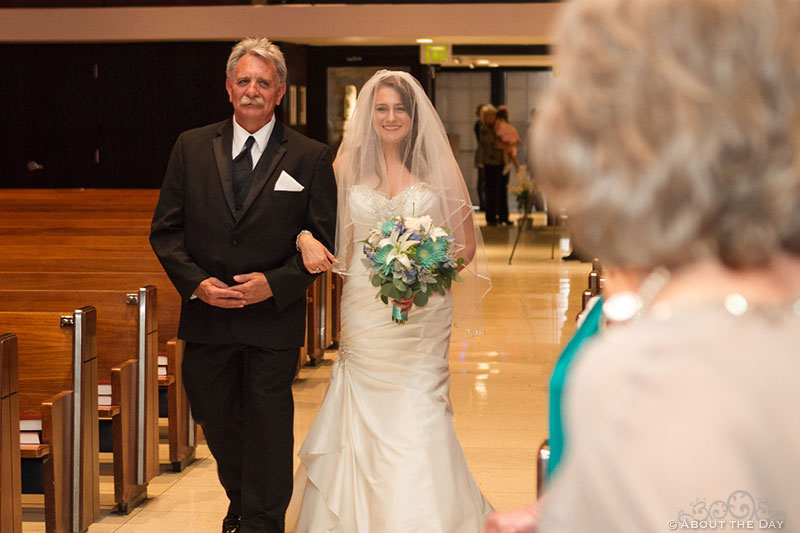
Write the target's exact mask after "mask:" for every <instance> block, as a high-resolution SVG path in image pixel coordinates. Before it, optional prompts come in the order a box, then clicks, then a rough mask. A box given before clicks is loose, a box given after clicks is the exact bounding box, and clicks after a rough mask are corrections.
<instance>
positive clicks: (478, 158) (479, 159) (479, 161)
mask: <svg viewBox="0 0 800 533" xmlns="http://www.w3.org/2000/svg"><path fill="white" fill-rule="evenodd" d="M484 105H485V104H479V105H478V109H476V110H475V115H476V116H477V117H478V119H477V120H476V121H475V128H474V129H475V140H476V141H477V143H478V144H477V145H476V147H475V168H476V169H478V208H479V209H480V210H481V211H484V212H485V211H486V189H485V187H486V186H485V185H484V182H485V180H486V178H485V176H484V169H483V154H482V152H481V126H482V125H483V122H482V121H481V109H483V106H484Z"/></svg>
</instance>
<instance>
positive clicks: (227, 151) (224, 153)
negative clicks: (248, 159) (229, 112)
mask: <svg viewBox="0 0 800 533" xmlns="http://www.w3.org/2000/svg"><path fill="white" fill-rule="evenodd" d="M213 143H214V159H216V161H217V172H218V173H219V180H220V183H221V185H222V192H223V193H224V194H225V201H226V202H227V203H228V209H230V211H231V215H233V216H234V218H236V204H235V202H234V198H233V157H232V156H231V150H232V146H233V120H232V119H228V120H226V121H225V122H224V123H223V124H222V125H221V126H220V127H219V129H218V130H217V136H216V137H214V141H213Z"/></svg>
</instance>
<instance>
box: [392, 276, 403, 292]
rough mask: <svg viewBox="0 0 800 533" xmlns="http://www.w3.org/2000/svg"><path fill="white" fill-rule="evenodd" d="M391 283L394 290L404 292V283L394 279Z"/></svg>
mask: <svg viewBox="0 0 800 533" xmlns="http://www.w3.org/2000/svg"><path fill="white" fill-rule="evenodd" d="M392 283H393V284H394V288H395V289H397V290H398V291H402V292H405V290H406V284H405V283H403V282H402V281H400V280H399V279H395V280H394V281H393V282H392Z"/></svg>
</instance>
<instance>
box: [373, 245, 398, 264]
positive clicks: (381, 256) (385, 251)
mask: <svg viewBox="0 0 800 533" xmlns="http://www.w3.org/2000/svg"><path fill="white" fill-rule="evenodd" d="M392 250H394V246H391V245H389V244H387V245H386V246H384V247H383V248H381V249H380V250H378V251H377V252H376V253H375V262H376V263H378V264H379V265H385V264H386V256H388V255H389V252H391V251H392Z"/></svg>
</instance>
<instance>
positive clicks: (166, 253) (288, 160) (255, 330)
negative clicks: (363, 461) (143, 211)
mask: <svg viewBox="0 0 800 533" xmlns="http://www.w3.org/2000/svg"><path fill="white" fill-rule="evenodd" d="M232 142H233V120H232V119H228V120H226V121H223V122H220V123H217V124H211V125H209V126H205V127H202V128H197V129H193V130H189V131H186V132H184V133H182V134H181V135H180V137H178V140H177V142H176V143H175V146H174V148H173V149H172V155H171V156H170V160H169V165H168V166H167V172H166V175H165V176H164V183H163V185H162V188H161V194H160V196H159V199H158V206H157V207H156V211H155V214H154V215H153V222H152V225H151V231H150V244H151V246H152V247H153V250H154V251H155V253H156V255H157V256H158V258H159V260H160V261H161V264H162V266H163V267H164V270H165V271H166V272H167V275H169V277H170V279H171V280H172V283H173V284H174V285H175V287H176V288H177V290H178V292H179V293H180V295H181V297H182V299H183V303H182V306H181V317H180V326H179V331H178V336H179V337H180V338H182V339H184V340H188V341H192V342H201V343H207V344H230V343H242V344H248V345H252V346H262V347H266V348H273V349H286V348H294V347H299V346H302V344H303V341H304V332H305V306H306V304H305V302H306V300H305V292H306V289H307V288H308V286H309V285H310V284H311V283H312V282H313V281H314V278H315V276H312V275H311V274H309V273H308V272H307V271H306V269H305V268H304V266H303V261H302V257H301V255H300V253H299V252H298V251H297V250H296V249H295V238H296V237H297V235H298V233H299V232H300V231H301V230H303V229H308V230H310V231H311V232H312V233H313V234H314V236H315V237H316V238H317V239H319V240H320V241H321V242H322V243H323V244H325V246H327V247H328V249H329V250H333V237H334V232H335V227H336V223H335V221H336V184H335V181H334V177H333V170H332V167H331V165H332V154H331V150H330V148H328V147H327V146H325V145H323V144H321V143H318V142H316V141H313V140H311V139H309V138H307V137H305V136H303V135H301V134H299V133H297V132H295V131H294V130H291V129H288V128H284V127H283V125H282V124H281V123H280V122H276V123H275V127H274V129H273V131H272V134H271V135H270V138H269V142H268V143H267V147H266V148H265V150H264V152H263V154H262V155H261V158H260V159H259V161H258V164H257V165H256V168H255V172H254V177H253V184H252V187H251V189H250V193H249V195H248V197H247V200H246V201H245V203H244V205H243V206H241V209H239V210H237V209H236V206H235V205H234V202H233V185H232V172H233V168H232V165H233V160H232V157H231V145H232ZM282 171H286V172H287V173H289V174H290V175H291V176H292V177H293V178H294V179H295V180H296V181H298V182H299V183H300V184H301V185H302V186H303V190H302V191H300V192H288V191H275V190H274V189H275V183H276V182H277V180H278V177H279V175H280V174H281V172H282ZM249 272H263V273H264V274H265V275H266V277H267V280H268V281H269V284H270V287H271V288H272V292H273V294H274V296H273V297H272V298H270V299H268V300H266V301H264V302H260V303H257V304H253V305H249V306H246V307H244V308H243V309H222V308H218V307H213V306H210V305H208V304H206V303H204V302H202V301H201V300H200V299H198V298H194V299H191V298H190V297H191V295H192V293H193V292H194V290H195V289H196V288H197V286H198V285H199V284H200V282H201V281H203V280H204V279H206V278H208V277H212V276H213V277H217V278H219V279H220V280H222V281H224V282H225V283H227V284H229V285H234V284H235V282H234V281H233V276H234V275H236V274H246V273H249Z"/></svg>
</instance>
